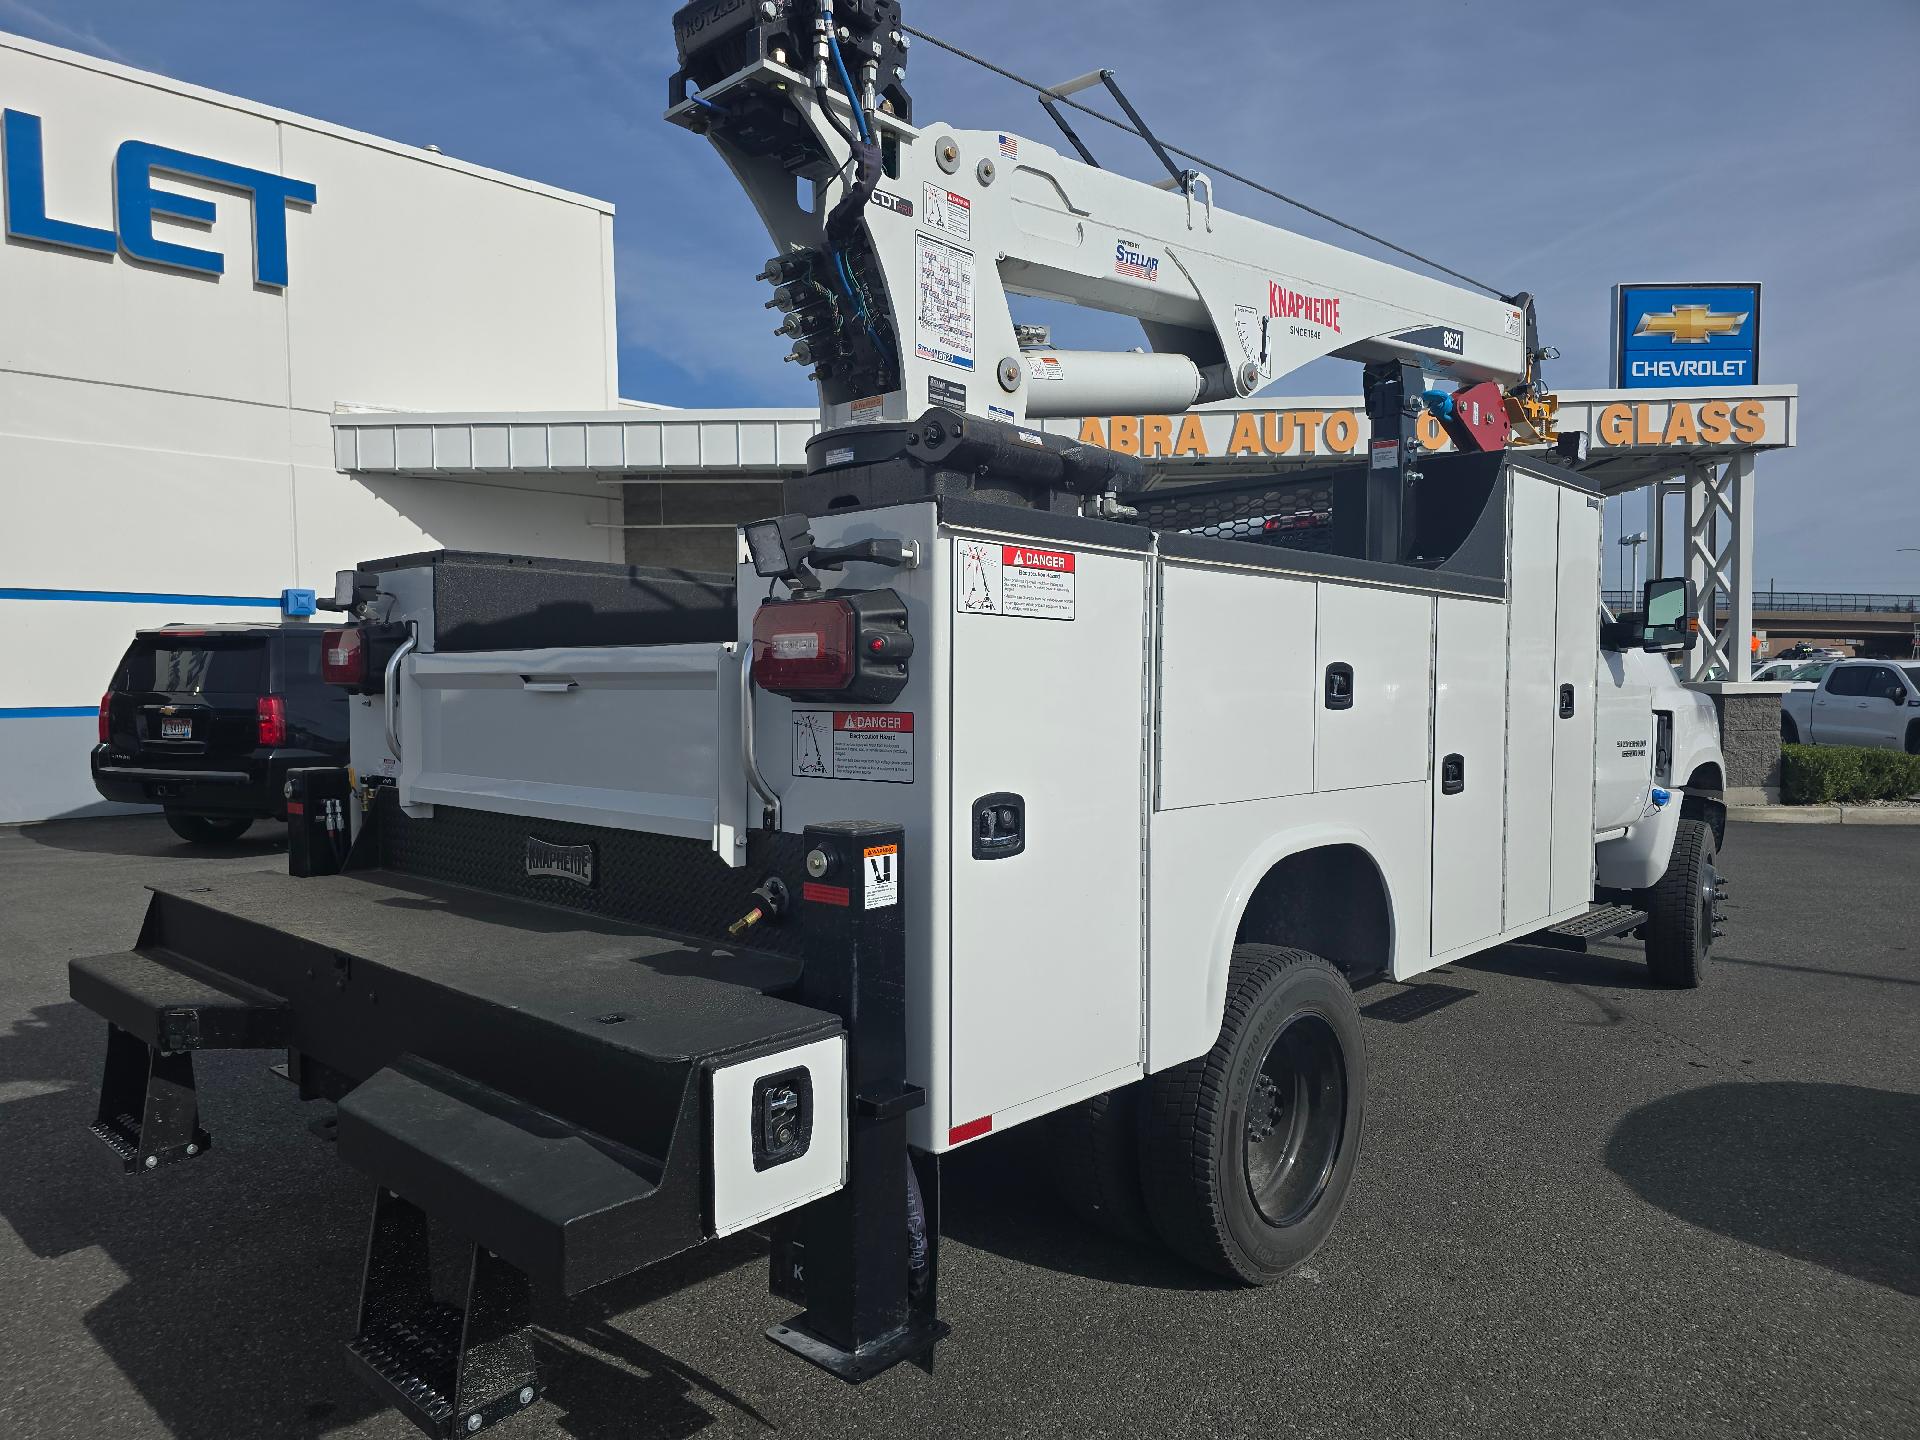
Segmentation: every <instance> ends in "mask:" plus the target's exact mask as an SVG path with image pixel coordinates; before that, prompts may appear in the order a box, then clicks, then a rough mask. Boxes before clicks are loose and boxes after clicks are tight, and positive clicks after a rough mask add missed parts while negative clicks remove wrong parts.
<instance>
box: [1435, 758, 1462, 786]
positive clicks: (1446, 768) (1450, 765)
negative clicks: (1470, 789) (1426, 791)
mask: <svg viewBox="0 0 1920 1440" xmlns="http://www.w3.org/2000/svg"><path fill="white" fill-rule="evenodd" d="M1466 788H1467V757H1466V756H1464V755H1449V756H1447V757H1446V758H1445V759H1444V760H1442V761H1441V762H1440V793H1441V794H1442V795H1458V794H1459V793H1460V792H1461V791H1462V790H1464V789H1466Z"/></svg>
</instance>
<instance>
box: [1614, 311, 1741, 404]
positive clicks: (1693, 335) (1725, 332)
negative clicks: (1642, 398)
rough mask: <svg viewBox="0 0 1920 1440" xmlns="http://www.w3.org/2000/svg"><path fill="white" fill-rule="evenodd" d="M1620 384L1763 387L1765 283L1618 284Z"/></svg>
mask: <svg viewBox="0 0 1920 1440" xmlns="http://www.w3.org/2000/svg"><path fill="white" fill-rule="evenodd" d="M1613 293H1614V330H1613V354H1614V383H1615V384H1617V385H1619V386H1621V387H1622V388H1624V389H1633V390H1640V389H1647V388H1650V387H1655V386H1673V385H1716V386H1717V385H1755V384H1758V383H1759V378H1760V377H1759V375H1758V373H1757V371H1758V369H1759V363H1760V287H1759V286H1758V285H1616V286H1615V287H1614V291H1613Z"/></svg>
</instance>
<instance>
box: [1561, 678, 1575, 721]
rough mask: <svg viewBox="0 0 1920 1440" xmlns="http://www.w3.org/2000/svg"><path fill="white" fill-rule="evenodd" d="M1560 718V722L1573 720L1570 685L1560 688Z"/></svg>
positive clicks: (1571, 689) (1571, 688)
mask: <svg viewBox="0 0 1920 1440" xmlns="http://www.w3.org/2000/svg"><path fill="white" fill-rule="evenodd" d="M1560 718H1561V719H1562V720H1571V719H1572V718H1573V687H1572V686H1571V685H1562V686H1561V687H1560Z"/></svg>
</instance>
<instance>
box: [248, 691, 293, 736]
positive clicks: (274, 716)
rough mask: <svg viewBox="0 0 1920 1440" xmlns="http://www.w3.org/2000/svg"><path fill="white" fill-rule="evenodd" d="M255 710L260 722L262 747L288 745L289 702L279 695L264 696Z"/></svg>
mask: <svg viewBox="0 0 1920 1440" xmlns="http://www.w3.org/2000/svg"><path fill="white" fill-rule="evenodd" d="M255 709H256V713H257V714H258V716H259V721H260V737H259V743H260V744H262V745H284V744H286V743H287V702H286V701H285V700H284V699H282V698H281V697H280V696H278V695H262V696H261V697H260V702H259V704H258V705H257V706H256V707H255Z"/></svg>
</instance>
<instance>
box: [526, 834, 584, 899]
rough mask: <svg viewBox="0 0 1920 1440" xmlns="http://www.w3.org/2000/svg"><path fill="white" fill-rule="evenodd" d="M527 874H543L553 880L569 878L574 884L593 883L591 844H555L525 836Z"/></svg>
mask: <svg viewBox="0 0 1920 1440" xmlns="http://www.w3.org/2000/svg"><path fill="white" fill-rule="evenodd" d="M527 874H529V875H545V876H550V877H552V878H553V879H555V880H571V881H572V882H573V883H574V884H576V885H586V886H589V887H591V886H592V884H593V846H591V845H555V844H553V843H552V842H551V841H548V840H540V839H536V838H535V837H534V836H532V835H529V836H528V837H527Z"/></svg>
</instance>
